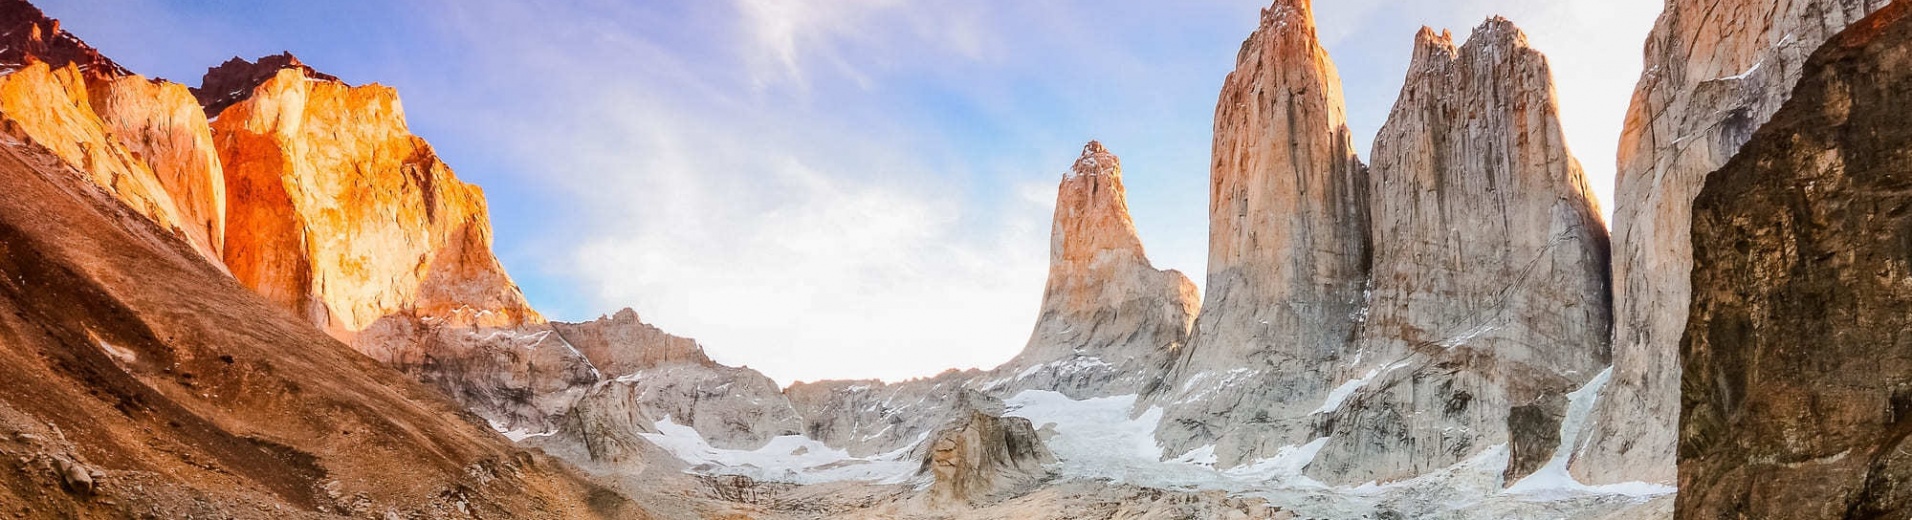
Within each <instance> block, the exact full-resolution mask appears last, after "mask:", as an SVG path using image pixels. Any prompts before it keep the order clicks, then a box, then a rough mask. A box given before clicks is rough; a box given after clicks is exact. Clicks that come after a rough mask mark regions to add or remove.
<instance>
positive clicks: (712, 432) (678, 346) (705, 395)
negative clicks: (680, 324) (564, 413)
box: [553, 309, 801, 458]
mask: <svg viewBox="0 0 1912 520" xmlns="http://www.w3.org/2000/svg"><path fill="white" fill-rule="evenodd" d="M553 327H554V328H556V330H557V331H558V333H559V335H560V336H562V337H563V338H564V340H565V341H566V342H567V343H569V344H572V345H576V346H577V348H578V349H579V350H582V351H583V352H584V355H585V356H586V357H588V358H589V359H590V360H591V361H592V363H593V366H596V367H598V369H599V370H600V372H602V376H603V379H604V381H603V382H601V383H598V384H597V385H595V386H593V387H591V389H590V391H589V392H587V393H586V394H584V396H583V398H582V399H581V400H579V401H578V402H577V405H576V407H575V409H574V410H572V412H571V413H570V417H567V418H566V419H565V420H566V421H567V423H568V424H570V426H568V427H567V428H568V430H569V431H570V432H571V434H572V435H574V436H576V437H578V438H579V440H580V441H582V442H584V443H585V444H586V445H587V446H598V445H602V444H606V443H608V442H615V440H614V439H616V438H617V437H616V435H618V434H625V433H631V432H643V433H657V432H658V428H657V423H658V422H660V421H671V422H672V423H674V424H679V425H684V426H690V427H691V428H693V429H696V430H697V432H698V434H699V435H701V436H703V437H704V439H705V441H707V442H709V443H710V445H711V446H713V447H717V448H721V449H740V450H750V449H756V448H759V447H762V446H763V445H764V443H766V442H769V441H770V439H772V438H775V437H779V436H785V435H798V434H800V433H801V425H800V424H801V423H800V421H799V419H798V415H797V412H796V410H795V409H793V408H792V407H791V405H790V401H789V400H788V399H785V398H784V395H783V392H782V390H781V389H779V388H778V387H777V383H776V381H772V380H771V379H770V378H769V377H765V376H764V375H763V374H762V373H760V372H757V371H756V370H751V369H750V368H748V367H729V366H724V365H720V364H718V363H716V362H714V361H711V360H710V358H709V357H708V356H705V355H704V348H703V347H702V346H699V345H698V344H697V342H696V341H695V340H692V339H689V338H682V337H677V336H672V335H669V334H665V333H663V332H662V331H660V330H658V329H657V328H656V327H653V326H651V325H649V324H646V323H644V322H643V321H640V320H639V319H638V317H637V313H636V312H632V311H631V310H630V309H625V310H623V311H621V312H618V313H617V314H616V315H614V316H608V317H603V318H599V319H598V320H596V321H591V322H585V323H554V324H553ZM591 453H592V454H593V458H598V457H600V456H602V455H603V454H605V453H611V452H610V451H609V450H605V449H602V447H601V446H598V447H594V448H593V449H592V450H591Z"/></svg>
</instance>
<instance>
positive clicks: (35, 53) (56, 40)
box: [0, 0, 132, 78]
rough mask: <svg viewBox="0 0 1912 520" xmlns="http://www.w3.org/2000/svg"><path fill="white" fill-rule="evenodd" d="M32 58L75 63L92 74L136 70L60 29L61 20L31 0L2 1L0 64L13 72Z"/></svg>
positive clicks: (99, 75)
mask: <svg viewBox="0 0 1912 520" xmlns="http://www.w3.org/2000/svg"><path fill="white" fill-rule="evenodd" d="M32 62H40V63H46V64H50V65H52V66H54V67H56V68H57V67H65V66H67V65H73V66H74V67H75V68H77V69H79V71H80V73H81V74H84V75H86V76H87V77H89V78H116V77H120V76H126V75H130V74H132V72H130V71H127V70H126V67H121V66H120V64H118V63H114V62H113V60H112V59H110V58H107V57H106V56H105V55H103V54H100V51H99V50H98V49H94V48H93V46H91V45H87V44H86V42H85V41H82V40H80V38H79V37H77V36H74V35H73V34H72V33H68V32H66V31H62V30H60V21H59V20H54V19H51V18H47V17H46V14H45V13H42V12H40V8H38V7H34V6H33V4H32V3H30V2H27V0H5V1H0V67H4V70H5V71H6V72H12V71H16V70H19V69H21V68H23V67H25V66H26V65H27V64H28V63H32Z"/></svg>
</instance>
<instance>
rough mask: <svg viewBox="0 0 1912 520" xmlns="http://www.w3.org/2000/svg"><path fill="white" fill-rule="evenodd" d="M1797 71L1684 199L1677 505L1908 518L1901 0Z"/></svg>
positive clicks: (1911, 14)
mask: <svg viewBox="0 0 1912 520" xmlns="http://www.w3.org/2000/svg"><path fill="white" fill-rule="evenodd" d="M1801 77H1802V80H1801V81H1800V83H1799V86H1798V88H1797V89H1796V90H1794V91H1793V94H1792V96H1791V99H1790V100H1789V101H1787V102H1786V103H1785V105H1784V107H1783V108H1781V109H1780V110H1779V111H1778V112H1777V113H1775V114H1774V115H1773V116H1772V119H1771V122H1769V123H1767V124H1766V125H1765V126H1764V127H1762V128H1760V129H1759V131H1758V132H1756V133H1754V134H1753V135H1752V137H1751V139H1750V140H1749V141H1747V142H1746V145H1745V147H1744V149H1743V151H1742V152H1741V153H1740V154H1739V155H1738V156H1736V157H1734V158H1733V159H1732V160H1731V161H1729V162H1728V163H1727V164H1726V166H1725V167H1723V168H1722V169H1720V170H1719V171H1717V172H1714V173H1712V174H1711V175H1710V176H1709V177H1708V178H1707V180H1706V184H1705V189H1703V190H1702V191H1701V192H1700V194H1699V197H1698V199H1697V200H1696V201H1695V202H1694V207H1693V278H1692V282H1693V284H1692V287H1693V305H1692V307H1691V309H1692V310H1691V320H1690V321H1689V322H1688V323H1687V325H1686V335H1685V337H1684V339H1683V340H1682V341H1681V345H1680V361H1681V362H1682V363H1683V365H1684V366H1685V368H1686V370H1685V372H1684V375H1683V376H1682V378H1681V387H1682V392H1681V404H1682V413H1681V415H1680V447H1679V454H1680V462H1679V476H1680V497H1679V505H1678V514H1679V516H1680V517H1681V518H1776V519H1789V518H1800V519H1804V518H1827V519H1831V518H1904V517H1907V516H1908V515H1912V493H1907V489H1908V486H1912V440H1909V437H1908V436H1909V435H1912V422H1909V421H1908V420H1907V418H1908V417H1912V415H1909V414H1912V332H1908V331H1912V315H1909V314H1908V313H1907V312H1906V310H1907V309H1909V308H1912V213H1908V210H1912V178H1908V177H1907V176H1906V172H1908V171H1912V156H1908V155H1907V153H1906V150H1912V125H1907V123H1906V120H1905V116H1906V111H1905V107H1907V106H1912V4H1907V3H1905V2H1899V3H1896V4H1892V5H1890V6H1888V7H1885V8H1884V9H1882V10H1880V11H1878V12H1877V13H1875V14H1873V15H1872V16H1870V17H1868V18H1865V19H1863V20H1861V21H1859V22H1857V23H1855V24H1853V25H1852V26H1851V28H1849V29H1846V31H1845V32H1843V33H1841V34H1839V35H1838V36H1837V37H1836V38H1833V39H1832V40H1830V41H1828V42H1827V43H1826V44H1825V45H1824V46H1823V47H1821V48H1820V49H1819V51H1818V52H1817V53H1815V54H1813V55H1812V57H1811V59H1810V60H1808V61H1805V62H1803V67H1802V68H1801Z"/></svg>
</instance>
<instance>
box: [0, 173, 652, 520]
mask: <svg viewBox="0 0 1912 520" xmlns="http://www.w3.org/2000/svg"><path fill="white" fill-rule="evenodd" d="M0 193H4V194H6V195H5V196H4V197H0V199H4V201H3V202H0V373H4V374H6V376H5V377H0V434H3V435H4V437H0V439H4V440H0V456H4V459H5V460H7V461H8V465H9V469H8V470H7V471H0V503H3V504H7V510H8V512H9V516H23V517H25V518H138V517H142V516H144V517H153V518H188V517H220V518H265V517H270V516H272V515H275V514H276V515H277V516H278V517H313V516H333V517H354V518H370V517H376V516H378V515H386V514H388V512H389V515H391V516H393V517H420V518H423V517H456V516H463V515H460V514H459V513H458V511H460V510H468V511H483V512H486V513H484V514H495V515H498V516H501V517H517V518H543V517H553V518H645V517H648V515H646V514H645V513H644V512H643V511H641V510H637V509H636V507H635V506H634V505H632V504H630V503H629V502H628V501H627V500H624V499H622V498H621V497H618V496H616V495H613V494H609V493H605V492H604V490H603V489H602V488H600V487H598V486H596V485H594V484H591V483H589V482H587V481H586V480H585V479H584V478H583V477H582V476H580V475H577V474H576V473H575V472H574V471H573V470H571V469H568V467H567V466H565V465H563V464H561V463H558V462H556V461H553V460H550V459H548V458H546V457H544V456H542V455H536V454H531V453H526V452H523V451H520V450H517V449H515V448H514V447H512V446H511V445H510V444H509V443H507V442H506V441H505V440H504V439H503V438H500V437H499V436H498V435H497V434H495V433H492V432H489V431H486V429H485V428H484V427H483V426H482V425H478V424H474V423H473V422H471V421H469V420H467V419H466V417H467V416H466V415H465V412H464V411H462V410H461V409H460V408H459V407H458V406H457V405H455V404H453V403H452V402H450V401H448V400H446V399H445V398H444V397H443V396H442V395H440V394H438V393H437V392H434V391H432V390H430V389H428V388H426V387H424V386H423V385H420V384H417V383H415V382H412V381H409V380H407V379H406V378H404V377H402V376H400V375H399V374H397V373H395V372H393V371H391V370H390V369H387V368H385V367H381V366H379V365H377V364H376V363H373V362H372V361H371V360H369V359H366V358H365V357H364V356H361V355H359V354H358V353H356V352H354V351H352V350H351V349H350V348H348V347H347V346H345V345H342V344H340V343H339V342H337V341H336V340H334V339H332V338H330V337H328V336H326V335H325V334H323V333H322V332H320V331H318V330H317V329H315V328H313V327H312V326H310V325H309V324H307V323H304V322H302V321H300V320H297V319H295V318H294V317H291V316H288V315H286V314H285V313H284V312H283V311H281V310H279V309H275V308H271V307H270V306H268V305H266V304H264V303H263V302H261V301H260V299H259V298H258V297H256V296H254V295H252V294H249V293H248V291H247V290H246V288H244V287H242V286H240V285H238V284H237V283H234V282H233V281H232V280H231V279H230V278H228V277H227V276H226V275H225V273H223V272H222V271H221V270H220V269H219V267H218V266H216V265H214V264H213V263H211V262H209V261H208V260H206V259H205V258H203V257H201V256H199V253H198V251H196V250H195V249H194V248H193V247H192V246H191V245H189V244H187V243H186V242H185V241H183V240H181V239H180V237H179V236H177V235H174V234H172V233H171V232H169V231H167V230H164V229H161V228H158V227H155V226H153V225H152V224H151V223H150V220H148V219H149V217H147V216H146V215H143V214H141V213H138V212H136V211H133V210H132V208H130V207H128V206H126V205H124V204H123V203H122V202H121V201H120V200H117V197H118V195H117V194H115V193H112V192H109V191H107V190H104V189H101V188H100V187H98V186H96V185H94V184H93V183H92V182H91V179H90V178H89V174H88V173H87V172H82V171H79V170H77V169H73V168H71V167H70V165H68V164H67V163H66V159H65V158H63V157H60V156H58V155H57V154H54V153H52V152H50V151H48V150H46V149H44V148H42V147H40V146H38V145H36V144H33V143H24V142H17V141H9V142H7V143H6V144H5V145H4V146H0ZM18 458H27V459H28V460H35V459H37V460H40V461H46V462H49V463H52V464H51V465H50V466H49V467H47V469H45V470H41V469H36V466H38V464H34V465H27V464H18V465H16V464H17V463H16V462H15V461H16V460H18ZM56 467H57V469H58V470H59V472H58V473H57V474H56V473H55V472H54V470H55V469H56ZM89 481H90V482H91V485H90V486H88V485H87V484H86V482H89ZM62 483H65V484H67V485H68V486H69V487H71V488H72V489H74V491H75V492H74V493H68V492H62V491H61V486H62ZM81 486H85V487H84V489H85V490H87V491H89V492H90V493H91V495H92V496H91V497H90V498H87V497H84V496H83V495H80V494H79V493H78V492H79V491H81V490H82V487H81ZM299 511H303V512H305V513H303V514H299V513H296V512H299Z"/></svg>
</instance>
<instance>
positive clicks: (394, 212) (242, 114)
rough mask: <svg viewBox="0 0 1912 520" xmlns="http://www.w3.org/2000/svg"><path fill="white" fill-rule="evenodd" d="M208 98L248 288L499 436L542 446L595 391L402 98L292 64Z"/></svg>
mask: <svg viewBox="0 0 1912 520" xmlns="http://www.w3.org/2000/svg"><path fill="white" fill-rule="evenodd" d="M204 84H205V85H206V86H204V87H201V89H200V90H199V94H200V95H201V98H202V99H209V98H207V96H208V95H209V94H211V93H213V92H214V91H218V97H217V101H214V102H217V103H230V106H228V107H227V108H225V109H224V110H223V111H221V112H219V114H218V119H217V120H216V122H215V123H214V124H213V132H214V135H215V136H216V142H217V144H218V148H219V153H220V158H221V160H222V162H223V163H224V167H225V175H226V186H227V197H228V204H227V215H228V220H227V233H226V247H225V260H226V265H227V267H228V268H230V270H231V271H232V274H233V276H234V277H236V278H238V279H239V281H240V282H241V283H243V284H245V285H246V286H247V287H251V288H252V289H253V290H255V291H257V292H259V293H260V294H262V295H264V296H265V297H266V298H267V299H269V300H271V301H272V302H273V303H275V304H278V305H279V306H281V307H284V308H286V309H288V310H290V311H292V312H294V313H295V314H297V315H299V316H301V317H303V318H305V319H307V320H309V321H311V322H312V323H313V324H314V325H317V326H319V327H321V328H322V329H324V330H326V331H327V332H329V333H331V334H332V335H333V336H334V337H337V338H339V339H341V340H344V341H346V342H347V343H349V344H351V345H353V347H354V348H357V349H359V351H360V352H364V353H365V354H366V355H368V356H371V357H372V358H373V359H377V360H379V361H381V362H384V363H386V364H388V365H391V366H394V367H397V368H399V369H400V370H403V371H405V372H408V373H411V374H413V375H414V377H417V378H418V379H420V380H422V381H427V382H430V383H432V384H434V385H436V386H438V387H440V388H441V389H443V390H444V391H445V392H447V393H449V394H451V395H453V396H455V397H457V398H459V399H460V400H461V401H462V402H464V403H465V404H466V405H467V406H468V407H470V408H472V409H473V410H474V411H476V412H478V413H479V414H480V415H482V416H484V417H485V418H486V419H488V420H491V421H492V422H493V423H494V424H496V425H498V426H499V427H500V428H501V429H506V430H523V431H536V432H543V431H550V430H551V429H552V428H554V427H555V423H554V422H553V420H554V417H555V416H557V415H558V414H561V413H563V411H564V410H565V409H566V408H568V407H569V405H570V403H571V402H573V401H575V400H576V399H577V398H578V397H579V396H581V395H582V393H583V392H584V389H585V388H587V387H588V386H589V385H590V384H591V383H593V382H596V381H597V379H598V374H597V372H596V371H595V370H594V369H593V367H592V366H591V365H590V363H589V361H588V360H586V359H585V357H584V356H583V355H582V354H580V353H578V352H577V351H576V350H575V349H573V348H572V347H571V346H570V345H569V344H568V343H566V342H565V341H564V339H563V338H562V337H561V336H558V335H557V334H556V331H555V330H553V329H552V328H551V327H550V325H548V324H546V323H545V322H544V320H543V318H541V317H540V316H539V315H538V313H537V312H536V311H534V310H532V309H531V307H530V305H528V304H527V303H526V302H525V299H524V295H523V294H522V293H521V292H520V291H519V290H518V287H517V286H516V285H515V284H513V283H512V282H511V279H510V277H508V276H507V275H506V274H505V272H504V268H503V266H502V265H500V264H499V262H498V259H497V257H495V256H493V254H492V252H491V223H490V220H489V216H488V215H487V213H486V209H485V199H484V194H483V193H482V192H481V191H480V190H479V189H478V188H477V187H476V186H472V185H469V184H466V183H464V182H462V181H460V180H458V178H457V177H456V176H455V175H454V174H453V173H452V171H451V168H450V167H449V166H447V165H446V164H445V163H444V162H443V161H441V160H439V158H438V156H437V155H436V154H434V153H433V152H432V149H431V146H430V145H429V144H427V143H426V142H425V141H424V140H423V139H421V138H419V137H417V136H414V135H412V134H411V132H410V131H409V129H408V128H407V126H406V122H405V113H404V108H403V106H402V105H401V104H400V103H399V99H398V94H397V93H396V92H394V91H393V90H392V89H390V88H387V87H383V86H378V85H368V86H358V87H354V86H350V85H347V84H345V83H344V82H341V81H338V80H337V79H335V78H332V77H330V76H325V75H320V74H315V73H313V72H312V71H311V68H310V67H306V66H304V65H303V64H301V63H299V62H298V60H297V59H294V58H291V57H290V56H277V57H269V58H267V59H262V60H260V61H259V62H258V63H245V62H228V63H226V64H225V65H221V66H219V67H217V68H214V69H212V70H211V71H209V72H208V73H207V77H206V79H205V81H204ZM246 85H251V86H252V87H251V90H249V91H246V90H244V89H243V88H241V87H243V86H246ZM226 89H236V90H226ZM235 91H238V92H241V93H242V94H243V95H242V96H238V97H234V96H232V95H231V94H232V92H235Z"/></svg>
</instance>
